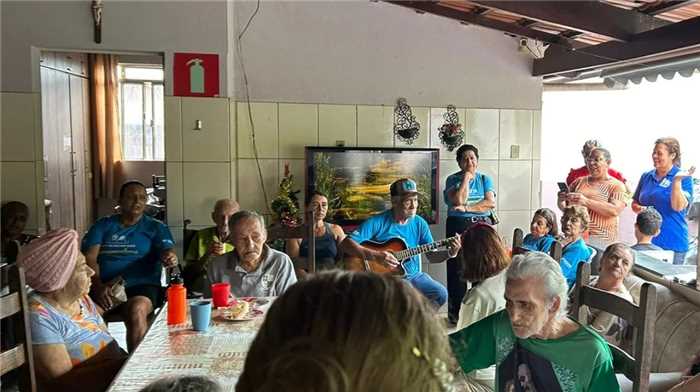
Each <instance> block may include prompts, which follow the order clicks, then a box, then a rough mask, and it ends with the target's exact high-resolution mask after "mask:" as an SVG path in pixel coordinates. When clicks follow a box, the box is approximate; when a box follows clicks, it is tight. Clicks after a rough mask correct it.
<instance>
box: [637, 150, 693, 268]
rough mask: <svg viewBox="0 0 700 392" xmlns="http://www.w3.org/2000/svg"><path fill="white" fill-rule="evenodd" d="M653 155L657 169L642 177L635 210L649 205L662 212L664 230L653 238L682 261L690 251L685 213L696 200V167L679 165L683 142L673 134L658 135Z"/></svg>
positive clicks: (638, 186) (676, 258)
mask: <svg viewBox="0 0 700 392" xmlns="http://www.w3.org/2000/svg"><path fill="white" fill-rule="evenodd" d="M651 157H652V159H653V161H654V169H653V170H650V171H648V172H646V173H644V174H642V177H641V178H640V179H639V184H638V185H637V190H636V191H635V192H634V196H633V197H632V199H633V200H634V201H633V202H632V210H634V212H636V213H639V212H640V211H642V210H644V209H645V208H647V207H654V209H656V211H658V212H659V214H661V218H662V223H661V232H660V233H659V235H658V236H656V237H654V239H652V241H651V242H652V243H653V244H654V245H657V246H660V247H661V248H662V249H665V250H671V251H673V264H683V263H684V261H685V254H686V252H687V251H688V222H687V221H686V220H685V213H686V211H687V209H688V205H689V204H690V201H691V200H693V181H692V176H693V173H694V172H695V167H694V166H693V167H691V168H690V170H688V171H682V170H681V169H680V166H681V146H680V144H679V143H678V140H676V139H675V138H672V137H665V138H661V139H657V140H656V142H655V145H654V151H653V153H652V154H651Z"/></svg>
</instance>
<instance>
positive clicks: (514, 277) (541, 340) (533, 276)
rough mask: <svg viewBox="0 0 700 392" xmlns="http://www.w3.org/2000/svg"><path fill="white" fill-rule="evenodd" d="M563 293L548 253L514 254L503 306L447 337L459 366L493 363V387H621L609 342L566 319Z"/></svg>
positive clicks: (581, 390)
mask: <svg viewBox="0 0 700 392" xmlns="http://www.w3.org/2000/svg"><path fill="white" fill-rule="evenodd" d="M567 291H568V285H567V283H566V279H564V276H563V275H562V274H561V269H560V268H559V265H558V264H557V262H556V261H554V260H553V259H552V258H551V257H549V256H548V255H546V254H544V253H541V252H528V253H527V254H524V255H518V256H515V257H514V258H513V262H512V264H511V266H510V267H509V268H508V270H507V272H506V289H505V295H504V297H505V300H506V309H505V310H502V311H500V312H497V313H494V314H493V315H491V316H488V317H486V318H484V319H482V320H480V321H477V322H476V323H474V324H472V325H470V326H469V327H467V328H465V329H463V330H461V331H459V332H456V333H453V334H452V335H450V345H451V346H452V351H453V352H454V354H455V357H456V358H457V361H458V362H459V365H460V367H461V368H462V370H463V371H464V372H465V373H468V372H471V371H473V370H475V369H484V368H487V367H489V366H491V365H496V369H497V371H496V375H497V376H496V385H495V390H496V391H508V390H536V391H563V392H587V391H590V392H597V391H611V392H615V391H619V390H620V386H619V384H618V383H617V379H616V377H615V371H614V369H613V363H612V354H611V353H610V349H609V348H608V345H607V342H606V341H605V340H604V339H603V338H601V337H600V336H599V335H598V334H597V333H595V332H594V331H593V330H591V329H589V328H588V327H585V326H583V325H581V324H579V323H577V322H575V321H573V320H571V319H569V318H568V317H567V315H566V308H567V302H568V297H567ZM572 353H575V355H572ZM533 376H534V377H533ZM517 384H519V386H520V388H518V387H517Z"/></svg>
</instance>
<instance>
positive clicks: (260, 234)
mask: <svg viewBox="0 0 700 392" xmlns="http://www.w3.org/2000/svg"><path fill="white" fill-rule="evenodd" d="M228 225H229V228H230V229H231V242H232V243H233V252H230V253H226V254H224V255H221V256H218V257H216V258H214V259H213V260H211V261H210V262H209V269H208V270H207V277H208V279H209V283H218V282H225V283H230V284H231V292H232V293H233V294H234V295H235V296H237V297H275V296H279V295H282V293H284V291H285V290H287V288H288V287H289V286H291V285H293V284H294V283H296V281H297V276H296V274H295V273H294V265H293V264H292V260H291V259H290V258H289V256H287V255H286V254H284V253H282V252H279V251H277V250H274V249H272V248H270V247H269V246H267V244H265V241H266V240H267V230H266V229H265V220H264V219H263V217H262V216H261V215H260V214H258V213H256V212H253V211H245V210H243V211H238V212H237V213H235V214H233V215H232V216H231V218H230V219H229V222H228ZM206 289H207V292H208V290H210V288H209V287H207V288H206Z"/></svg>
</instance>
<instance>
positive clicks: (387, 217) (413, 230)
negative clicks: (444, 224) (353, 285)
mask: <svg viewBox="0 0 700 392" xmlns="http://www.w3.org/2000/svg"><path fill="white" fill-rule="evenodd" d="M350 238H351V239H352V240H353V241H355V242H357V243H358V244H360V243H362V242H364V241H367V240H372V241H374V242H385V241H388V240H390V239H393V238H401V239H402V240H403V241H404V242H405V243H406V246H408V247H409V248H414V247H416V246H418V245H424V244H429V243H431V242H433V235H432V234H431V233H430V227H428V222H426V221H425V219H423V218H422V217H420V216H418V215H416V216H414V217H412V218H409V219H408V221H407V222H406V223H404V224H398V223H397V222H396V221H395V220H394V213H393V211H392V210H386V211H384V212H382V213H379V214H377V215H374V216H372V217H370V218H369V219H367V220H366V221H364V222H362V224H361V225H360V226H359V227H358V228H357V229H355V231H353V232H352V233H350ZM403 266H404V268H405V269H406V279H411V278H413V277H415V276H416V275H418V274H419V273H420V270H421V265H420V255H415V256H413V257H411V258H410V259H408V260H406V261H405V262H404V265H403Z"/></svg>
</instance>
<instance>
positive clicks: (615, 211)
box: [585, 199, 625, 218]
mask: <svg viewBox="0 0 700 392" xmlns="http://www.w3.org/2000/svg"><path fill="white" fill-rule="evenodd" d="M585 207H586V208H588V209H590V210H593V211H595V212H596V213H597V214H598V215H600V216H603V217H607V218H610V217H615V216H619V215H620V212H622V210H624V209H625V205H624V204H621V205H617V204H613V203H610V202H607V201H598V200H592V199H588V201H587V202H586V206H585Z"/></svg>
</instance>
